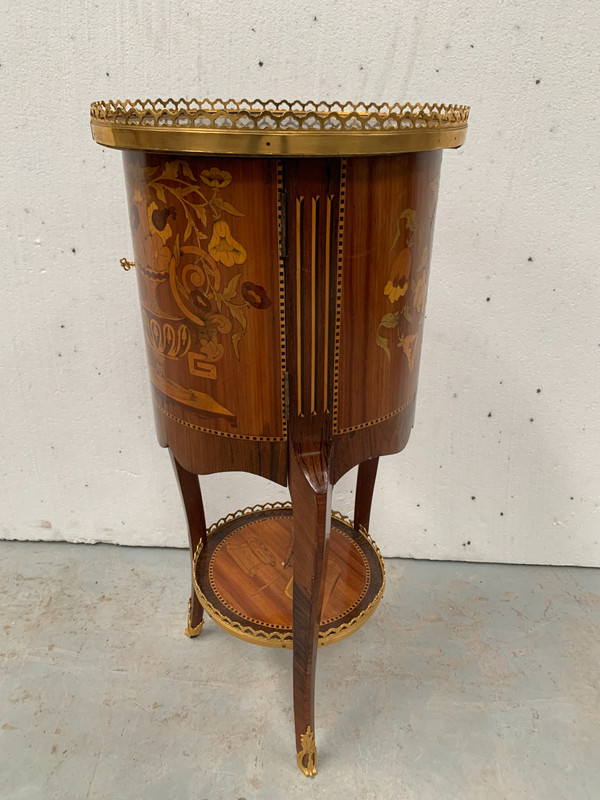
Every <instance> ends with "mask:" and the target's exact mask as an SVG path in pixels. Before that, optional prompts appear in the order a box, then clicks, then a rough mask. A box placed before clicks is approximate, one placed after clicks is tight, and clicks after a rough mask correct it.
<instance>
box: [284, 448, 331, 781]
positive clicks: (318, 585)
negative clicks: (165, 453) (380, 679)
mask: <svg viewBox="0 0 600 800" xmlns="http://www.w3.org/2000/svg"><path fill="white" fill-rule="evenodd" d="M305 448H306V450H307V451H308V453H305V454H304V455H303V454H302V453H299V452H296V453H293V454H292V457H291V458H290V467H289V470H290V471H289V478H290V494H291V497H292V508H293V512H294V621H293V636H294V672H293V677H294V722H295V729H296V752H297V758H298V766H299V767H300V769H301V770H302V772H303V773H304V774H305V775H308V776H310V777H312V776H313V775H315V774H316V771H317V749H316V746H315V721H314V713H315V670H316V661H317V647H318V637H319V623H320V620H321V607H322V604H323V589H324V586H325V581H324V580H323V578H324V572H325V565H326V563H327V546H328V542H329V531H330V526H331V486H330V484H329V475H328V464H327V459H326V456H325V454H323V453H319V452H315V451H314V450H313V448H310V447H306V445H305ZM311 451H312V452H311Z"/></svg>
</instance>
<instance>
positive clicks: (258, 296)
mask: <svg viewBox="0 0 600 800" xmlns="http://www.w3.org/2000/svg"><path fill="white" fill-rule="evenodd" d="M242 296H243V298H244V300H246V301H247V302H248V303H250V305H251V306H254V308H268V307H269V306H270V305H272V304H273V301H272V300H271V298H270V297H269V296H268V295H267V293H266V291H265V289H264V288H263V287H262V286H259V285H258V284H256V283H250V281H245V282H244V283H242Z"/></svg>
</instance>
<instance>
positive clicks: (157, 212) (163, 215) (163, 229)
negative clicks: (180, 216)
mask: <svg viewBox="0 0 600 800" xmlns="http://www.w3.org/2000/svg"><path fill="white" fill-rule="evenodd" d="M171 213H172V215H173V219H175V209H174V208H173V209H171V208H159V207H158V206H157V205H156V203H150V205H149V206H148V227H149V228H150V233H151V234H152V235H154V234H158V236H160V238H161V239H162V240H163V242H164V243H165V244H166V243H167V240H168V239H170V238H171V236H172V235H173V231H172V230H171V226H170V225H169V217H170V216H171Z"/></svg>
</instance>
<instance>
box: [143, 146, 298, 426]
mask: <svg viewBox="0 0 600 800" xmlns="http://www.w3.org/2000/svg"><path fill="white" fill-rule="evenodd" d="M226 166H228V165H227V164H226V163H225V164H223V165H221V164H218V165H216V164H214V163H213V159H203V160H198V159H179V158H165V157H155V158H154V159H147V158H141V157H138V156H137V155H135V154H132V155H131V156H130V157H129V159H128V161H127V177H128V187H129V199H130V203H129V206H130V216H131V227H132V231H133V236H134V242H135V248H136V252H135V263H136V268H137V273H138V284H139V289H140V299H141V305H142V319H143V323H144V335H145V339H146V344H147V349H148V358H149V361H150V376H151V380H152V383H153V384H154V387H155V388H156V389H158V390H159V391H160V392H162V393H163V394H165V395H166V396H167V397H168V398H170V399H171V400H173V401H175V402H176V403H177V404H180V405H182V406H184V407H186V408H187V409H193V410H194V411H195V412H201V413H202V415H203V417H205V418H206V419H199V418H198V415H197V413H196V414H195V415H194V416H192V417H189V419H185V421H186V422H188V423H193V424H194V425H199V426H200V428H203V429H204V428H208V429H210V428H211V427H212V426H211V424H210V420H209V418H210V417H213V418H220V419H221V420H226V421H228V422H229V424H228V426H226V428H225V430H227V431H229V432H231V433H232V434H233V433H234V429H235V428H236V427H237V425H238V421H239V420H238V412H237V407H239V406H240V401H241V400H243V395H239V394H236V392H235V391H231V389H228V388H227V384H223V383H222V382H220V380H221V379H220V369H221V367H220V364H221V362H223V363H225V362H224V361H223V360H224V359H225V361H226V362H227V367H226V370H225V373H224V377H225V375H226V374H227V371H228V370H230V369H231V365H232V360H233V363H238V364H239V363H241V362H243V361H244V359H246V360H247V361H248V364H247V368H248V369H249V370H250V371H251V370H253V369H254V359H255V358H256V355H255V352H254V351H255V347H256V342H257V341H258V340H261V341H263V340H264V341H269V342H272V341H275V342H276V341H277V340H276V338H274V337H273V336H272V335H268V336H267V338H266V339H265V333H264V330H265V328H264V325H263V326H262V327H260V333H257V334H256V335H255V336H254V339H253V343H251V344H250V345H245V344H244V341H245V340H246V339H247V338H248V335H249V332H250V331H251V329H252V325H253V320H254V324H256V322H257V321H258V317H260V316H262V315H265V314H269V315H270V320H271V322H269V323H267V330H269V329H270V330H273V326H272V319H273V314H272V312H269V311H267V309H270V308H271V306H272V305H273V293H274V291H275V292H276V291H277V284H276V283H275V282H274V280H273V274H272V270H271V269H270V264H269V261H268V259H265V258H264V254H263V249H264V248H263V247H262V246H261V248H260V250H259V251H257V247H256V238H251V239H250V242H248V237H249V236H250V237H254V236H255V230H254V227H255V226H254V223H253V221H252V217H251V215H252V213H254V212H255V210H256V208H255V207H256V205H260V204H261V203H264V202H265V198H264V192H265V189H264V188H259V191H260V192H263V194H261V195H259V197H257V199H256V200H253V197H252V192H254V191H255V190H254V188H253V187H254V185H255V184H254V183H251V184H250V185H248V184H247V183H246V184H242V185H240V182H239V180H236V178H235V177H234V174H233V173H232V171H231V169H226V168H225V167H226ZM262 168H263V169H264V167H262ZM256 169H261V167H260V166H258V165H257V166H256ZM236 174H237V173H236ZM258 185H259V187H261V182H260V181H259V184H258ZM262 186H264V180H263V182H262ZM249 187H250V188H249ZM271 196H272V201H273V202H275V200H276V194H275V185H274V184H273V193H272V195H271ZM249 201H250V206H249V205H248V202H249ZM248 214H250V217H249V216H248ZM249 247H250V248H251V250H249V249H248V248H249ZM273 248H276V240H274V242H273ZM249 253H250V255H249ZM265 280H267V284H268V285H264V283H263V281H265ZM269 282H270V283H269ZM277 299H278V298H277V297H275V301H277ZM275 326H276V327H275V330H274V331H273V332H275V331H276V330H277V328H278V327H279V320H278V318H277V315H275ZM257 337H258V338H257ZM251 338H252V337H251ZM245 347H246V350H245V349H244V348H245ZM274 352H275V353H276V354H278V352H279V348H278V347H277V344H275V346H274ZM242 374H243V373H240V375H242ZM240 381H241V383H242V384H243V377H240ZM274 385H275V386H276V389H274V391H273V403H274V404H275V403H277V405H278V406H279V407H281V398H280V394H281V389H280V384H279V381H278V379H277V375H276V376H275V378H274ZM275 391H276V392H277V396H275ZM234 405H235V407H234ZM173 411H176V409H173ZM281 414H282V411H280V412H279V416H280V417H281ZM179 416H180V412H177V411H176V413H175V418H178V417H179ZM232 426H233V427H232ZM245 433H246V434H248V435H249V434H250V433H252V434H253V435H259V433H260V431H257V430H252V431H250V430H248V431H246V432H245ZM240 435H241V431H240ZM282 435H283V430H280V431H278V432H277V438H278V439H280V438H281V436H282Z"/></svg>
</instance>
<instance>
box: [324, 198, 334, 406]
mask: <svg viewBox="0 0 600 800" xmlns="http://www.w3.org/2000/svg"><path fill="white" fill-rule="evenodd" d="M332 201H333V195H332V194H328V195H327V221H326V226H325V325H324V332H325V342H324V347H323V357H324V360H325V363H324V367H323V410H324V411H325V413H328V412H329V402H328V397H327V395H328V393H329V374H328V373H329V301H330V298H329V280H330V276H329V271H330V269H331V265H330V261H331V259H330V252H329V251H330V249H331V203H332Z"/></svg>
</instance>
